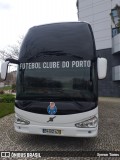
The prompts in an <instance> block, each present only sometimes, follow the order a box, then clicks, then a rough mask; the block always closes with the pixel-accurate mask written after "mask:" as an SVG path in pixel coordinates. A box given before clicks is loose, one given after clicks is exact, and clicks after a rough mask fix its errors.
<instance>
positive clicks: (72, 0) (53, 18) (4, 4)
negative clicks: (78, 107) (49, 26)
mask: <svg viewBox="0 0 120 160" xmlns="http://www.w3.org/2000/svg"><path fill="white" fill-rule="evenodd" d="M64 21H77V9H76V0H0V49H4V48H5V47H6V46H8V45H13V44H15V43H16V42H17V40H19V37H21V36H24V35H25V34H26V32H27V31H28V29H29V28H30V27H32V26H35V25H41V24H46V23H54V22H64Z"/></svg>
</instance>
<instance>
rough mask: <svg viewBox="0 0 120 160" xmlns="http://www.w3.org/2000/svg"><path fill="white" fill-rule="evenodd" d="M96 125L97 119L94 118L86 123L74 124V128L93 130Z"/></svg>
mask: <svg viewBox="0 0 120 160" xmlns="http://www.w3.org/2000/svg"><path fill="white" fill-rule="evenodd" d="M97 124H98V118H97V117H96V116H94V117H92V118H90V119H88V120H86V121H83V122H80V123H76V124H75V126H76V127H78V128H95V127H97Z"/></svg>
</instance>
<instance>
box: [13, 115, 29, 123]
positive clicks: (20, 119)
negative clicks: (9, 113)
mask: <svg viewBox="0 0 120 160" xmlns="http://www.w3.org/2000/svg"><path fill="white" fill-rule="evenodd" d="M15 123H17V124H23V125H28V124H30V122H29V121H27V120H25V119H23V118H21V117H18V116H17V115H15Z"/></svg>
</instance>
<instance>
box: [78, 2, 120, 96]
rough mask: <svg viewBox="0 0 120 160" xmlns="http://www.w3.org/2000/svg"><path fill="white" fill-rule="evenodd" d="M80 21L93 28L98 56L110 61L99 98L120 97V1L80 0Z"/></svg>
mask: <svg viewBox="0 0 120 160" xmlns="http://www.w3.org/2000/svg"><path fill="white" fill-rule="evenodd" d="M77 9H78V20H79V21H86V22H89V23H90V24H91V26H92V29H93V33H94V37H95V43H96V50H97V54H98V56H101V57H105V58H107V60H108V71H107V77H106V78H105V79H104V80H99V96H112V97H120V0H78V1H77Z"/></svg>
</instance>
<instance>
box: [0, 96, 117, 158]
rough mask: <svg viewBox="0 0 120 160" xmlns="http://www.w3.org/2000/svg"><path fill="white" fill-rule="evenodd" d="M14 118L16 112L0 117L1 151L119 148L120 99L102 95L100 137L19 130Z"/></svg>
mask: <svg viewBox="0 0 120 160" xmlns="http://www.w3.org/2000/svg"><path fill="white" fill-rule="evenodd" d="M13 121H14V114H12V115H9V116H6V117H4V118H1V119H0V150H1V151H10V150H11V151H103V150H105V151H120V99H109V98H107V99H105V98H100V101H99V135H98V137H97V138H68V137H52V136H40V135H28V134H21V133H16V132H15V131H14V128H13ZM61 159H66V158H61ZM71 159H73V158H71ZM83 159H90V158H83ZM91 159H93V158H91ZM94 159H96V158H94ZM110 159H111V158H110ZM113 159H117V158H115V157H114V158H113Z"/></svg>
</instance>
